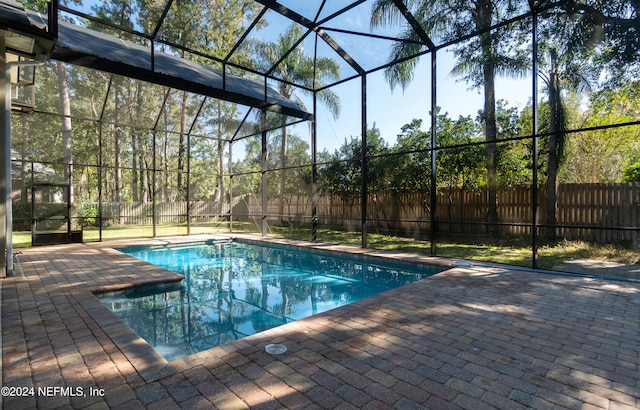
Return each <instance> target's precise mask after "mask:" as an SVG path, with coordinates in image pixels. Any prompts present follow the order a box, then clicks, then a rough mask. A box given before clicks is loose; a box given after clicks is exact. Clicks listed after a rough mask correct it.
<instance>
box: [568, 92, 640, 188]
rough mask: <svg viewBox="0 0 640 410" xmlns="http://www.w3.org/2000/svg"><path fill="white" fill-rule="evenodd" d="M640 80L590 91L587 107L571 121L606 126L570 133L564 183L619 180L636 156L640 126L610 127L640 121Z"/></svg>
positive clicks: (639, 156)
mask: <svg viewBox="0 0 640 410" xmlns="http://www.w3.org/2000/svg"><path fill="white" fill-rule="evenodd" d="M639 97H640V81H633V82H629V83H627V84H624V85H623V86H621V87H619V88H616V89H604V90H600V91H598V92H594V93H592V94H591V96H590V98H589V105H588V108H587V109H586V110H585V111H584V112H583V113H581V115H580V116H579V117H578V116H577V118H576V119H575V120H574V121H575V122H576V123H579V124H580V126H582V127H594V128H595V127H607V128H604V129H599V130H597V131H580V132H575V133H572V134H571V138H570V139H569V141H568V144H567V150H568V155H567V165H566V166H565V167H564V168H563V170H562V171H561V173H560V180H561V181H562V182H564V183H596V182H621V181H623V180H625V175H626V174H625V172H632V171H625V170H626V169H633V164H635V163H636V161H638V159H639V158H640V144H639V143H638V141H640V128H639V127H638V126H621V127H613V125H616V124H625V123H633V122H636V121H638V120H640V98H639Z"/></svg>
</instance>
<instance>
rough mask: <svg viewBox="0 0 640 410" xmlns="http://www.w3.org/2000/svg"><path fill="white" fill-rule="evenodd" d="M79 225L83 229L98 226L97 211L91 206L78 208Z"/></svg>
mask: <svg viewBox="0 0 640 410" xmlns="http://www.w3.org/2000/svg"><path fill="white" fill-rule="evenodd" d="M79 215H80V224H81V225H82V227H84V228H88V227H90V226H98V225H97V222H98V219H97V218H98V209H97V208H94V207H92V206H88V205H84V206H83V207H82V208H80V212H79Z"/></svg>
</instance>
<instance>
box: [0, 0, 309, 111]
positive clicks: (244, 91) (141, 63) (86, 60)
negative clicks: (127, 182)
mask: <svg viewBox="0 0 640 410" xmlns="http://www.w3.org/2000/svg"><path fill="white" fill-rule="evenodd" d="M0 10H1V11H2V13H0V34H1V32H3V31H4V30H6V29H12V30H22V31H25V32H29V31H33V30H40V31H42V30H43V27H46V26H47V24H48V19H47V18H46V17H44V16H42V15H40V14H38V13H36V12H33V11H29V10H25V9H24V8H23V7H22V6H21V5H20V4H18V3H14V2H13V1H11V0H0ZM5 10H8V11H12V12H11V13H9V12H8V13H4V11H5ZM14 10H18V11H19V12H13V11H14ZM32 21H37V22H38V25H34V24H33V23H32ZM51 23H52V24H53V25H57V42H56V43H55V45H54V46H53V50H52V51H51V54H50V55H51V58H53V59H55V60H59V61H63V62H66V63H70V64H74V65H79V66H83V67H88V68H93V69H96V70H100V71H105V72H109V73H113V74H118V75H122V76H125V77H129V78H135V79H138V80H142V81H147V82H151V83H155V84H159V85H162V86H167V87H171V88H175V89H179V90H183V91H189V92H193V93H195V94H199V95H204V96H207V97H213V98H218V99H221V100H225V101H230V102H233V103H238V104H242V105H247V106H250V107H255V108H259V109H265V110H267V111H272V112H276V113H280V114H284V115H288V116H293V117H297V118H301V119H307V120H308V119H311V118H312V114H310V113H308V112H306V111H305V110H303V109H302V108H300V107H299V106H298V105H297V104H295V103H294V102H293V101H291V100H290V99H288V98H286V97H284V96H282V95H281V94H279V93H278V92H277V91H275V90H273V89H272V88H270V87H267V86H266V85H265V84H266V78H265V80H264V81H262V82H261V81H255V80H251V79H247V78H242V77H238V76H235V75H232V74H229V73H227V72H225V71H222V70H219V69H217V68H213V67H207V66H204V65H201V64H197V63H195V62H193V61H189V60H186V59H183V58H180V57H178V56H175V55H170V54H167V53H163V52H159V51H156V50H154V49H152V48H150V47H145V46H143V45H140V44H136V43H133V42H130V41H126V40H123V39H119V38H116V37H113V36H111V35H108V34H104V33H100V32H97V31H95V30H91V29H88V28H86V27H81V26H78V25H75V24H71V23H68V22H65V21H62V20H60V21H58V20H57V19H56V20H55V22H54V21H52V22H51ZM44 32H45V33H46V30H45V31H44Z"/></svg>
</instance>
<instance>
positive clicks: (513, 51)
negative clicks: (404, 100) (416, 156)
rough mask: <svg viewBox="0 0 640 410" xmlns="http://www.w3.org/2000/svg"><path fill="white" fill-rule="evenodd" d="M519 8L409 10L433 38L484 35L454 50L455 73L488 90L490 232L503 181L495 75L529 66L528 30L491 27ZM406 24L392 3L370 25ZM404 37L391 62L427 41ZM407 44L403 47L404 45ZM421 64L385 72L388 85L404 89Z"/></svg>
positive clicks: (506, 3)
mask: <svg viewBox="0 0 640 410" xmlns="http://www.w3.org/2000/svg"><path fill="white" fill-rule="evenodd" d="M517 3H518V2H516V1H513V0H500V1H491V0H477V1H474V2H466V1H457V0H411V1H407V2H406V5H407V7H408V8H409V9H411V10H412V11H413V15H414V16H415V17H416V19H417V20H418V22H419V24H420V25H421V26H422V28H423V29H424V31H425V33H426V34H427V35H429V36H431V37H433V38H436V37H437V38H444V39H455V38H459V37H460V34H461V33H468V32H469V27H471V29H472V30H476V31H477V32H479V33H480V34H478V35H477V36H475V37H473V38H472V39H471V40H469V41H467V42H463V43H458V44H457V45H454V46H453V53H454V55H455V56H456V57H457V58H458V64H457V65H456V66H455V67H454V69H453V71H452V73H453V74H454V75H456V76H458V77H461V78H463V79H465V80H466V81H467V82H468V83H469V84H470V85H471V86H472V87H478V88H480V87H481V88H483V89H484V108H483V115H484V133H485V139H486V144H485V150H486V161H485V163H486V169H487V185H488V190H489V210H488V215H487V219H488V220H487V221H488V223H489V229H490V231H491V232H494V233H495V232H496V230H495V223H496V222H498V211H497V206H498V203H497V190H498V175H497V166H496V141H497V125H496V95H495V77H496V75H507V76H520V75H523V74H524V73H525V72H526V68H527V67H528V66H529V63H528V60H527V52H526V48H525V47H522V46H521V45H522V44H523V42H524V37H523V36H524V33H525V31H524V30H514V25H515V24H522V23H514V24H513V25H510V26H508V27H507V28H506V29H505V28H503V29H500V30H498V29H493V30H489V28H490V27H491V25H492V24H494V23H495V22H496V21H500V20H502V15H503V14H506V15H508V14H510V13H513V12H514V10H516V9H517V6H518V4H517ZM402 21H404V16H403V14H402V12H401V11H400V10H399V9H398V8H397V7H395V2H394V1H393V0H376V1H375V3H374V5H373V13H372V17H371V25H372V26H373V27H376V26H384V25H391V24H393V23H397V22H402ZM405 25H406V26H408V28H407V29H405V30H404V31H403V32H402V33H401V35H400V38H401V41H398V42H396V43H395V45H394V47H393V48H392V50H391V54H390V58H389V60H390V61H395V60H399V59H406V58H410V57H411V56H414V55H415V54H416V53H417V52H418V51H419V50H420V48H421V46H420V42H421V41H422V40H421V38H420V37H419V36H418V34H417V33H416V32H415V31H414V30H413V29H412V28H411V27H410V26H409V25H408V24H405ZM402 40H404V41H402ZM416 64H417V60H416V59H415V58H414V59H410V60H404V61H402V62H400V63H396V64H393V65H391V66H390V67H389V68H387V69H386V70H385V75H386V77H387V80H388V82H389V84H390V85H391V86H392V87H393V86H394V85H397V84H401V85H402V86H403V87H404V86H406V85H407V84H408V82H410V81H411V79H412V78H413V71H414V69H415V66H416Z"/></svg>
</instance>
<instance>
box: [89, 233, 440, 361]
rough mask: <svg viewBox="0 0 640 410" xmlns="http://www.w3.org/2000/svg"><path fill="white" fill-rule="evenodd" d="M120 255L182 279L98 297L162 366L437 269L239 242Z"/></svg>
mask: <svg viewBox="0 0 640 410" xmlns="http://www.w3.org/2000/svg"><path fill="white" fill-rule="evenodd" d="M119 250H120V251H122V252H124V253H127V254H129V255H131V256H133V257H136V258H139V259H142V260H145V261H147V262H150V263H152V264H154V265H158V266H162V267H164V268H166V269H169V270H172V271H174V272H178V273H180V274H182V275H184V277H185V279H184V280H183V281H182V283H181V284H179V285H174V288H173V289H172V288H163V289H161V290H160V291H159V293H154V292H153V291H150V290H149V289H144V290H139V291H129V292H127V293H125V294H123V295H118V296H115V297H103V298H102V302H103V303H104V304H105V305H106V306H107V307H109V308H110V309H111V310H112V311H113V312H114V313H115V314H116V315H118V316H119V317H120V318H122V319H123V320H124V321H125V322H126V323H127V325H129V326H130V327H131V328H132V329H133V330H135V331H136V332H137V333H138V334H139V335H140V336H141V337H142V338H143V339H145V340H146V341H147V342H148V343H149V344H150V345H152V346H153V347H154V348H155V349H156V351H158V352H159V353H160V354H161V355H163V356H164V357H165V358H166V359H167V360H169V361H171V360H175V359H178V358H181V357H184V356H188V355H190V354H193V353H196V352H199V351H203V350H206V349H209V348H211V347H214V346H218V345H221V344H225V343H229V342H232V341H233V340H236V339H240V338H243V337H245V336H248V335H252V334H255V333H258V332H261V331H263V330H266V329H270V328H272V327H276V326H280V325H282V324H284V323H287V322H291V321H294V320H298V319H301V318H305V317H308V316H311V315H314V314H317V313H321V312H324V311H327V310H329V309H333V308H335V307H338V306H342V305H346V304H349V303H352V302H355V301H357V300H360V299H363V298H366V297H368V296H371V295H375V294H377V293H380V292H383V291H385V290H388V289H392V288H395V287H398V286H402V285H405V284H407V283H411V282H414V281H416V280H419V279H422V278H425V277H428V276H431V275H434V274H436V273H438V272H441V271H443V270H444V268H443V269H438V268H424V267H417V266H414V265H409V264H381V262H380V261H378V260H377V259H376V260H375V261H374V260H372V259H371V258H369V259H365V258H363V257H358V256H354V257H351V258H349V259H347V258H345V257H343V256H336V255H335V254H331V253H328V252H318V251H308V250H299V249H298V248H291V247H283V246H275V245H274V246H272V245H260V246H258V245H253V244H248V243H241V242H207V243H197V244H187V245H179V246H177V245H174V246H160V247H128V248H122V249H119Z"/></svg>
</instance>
